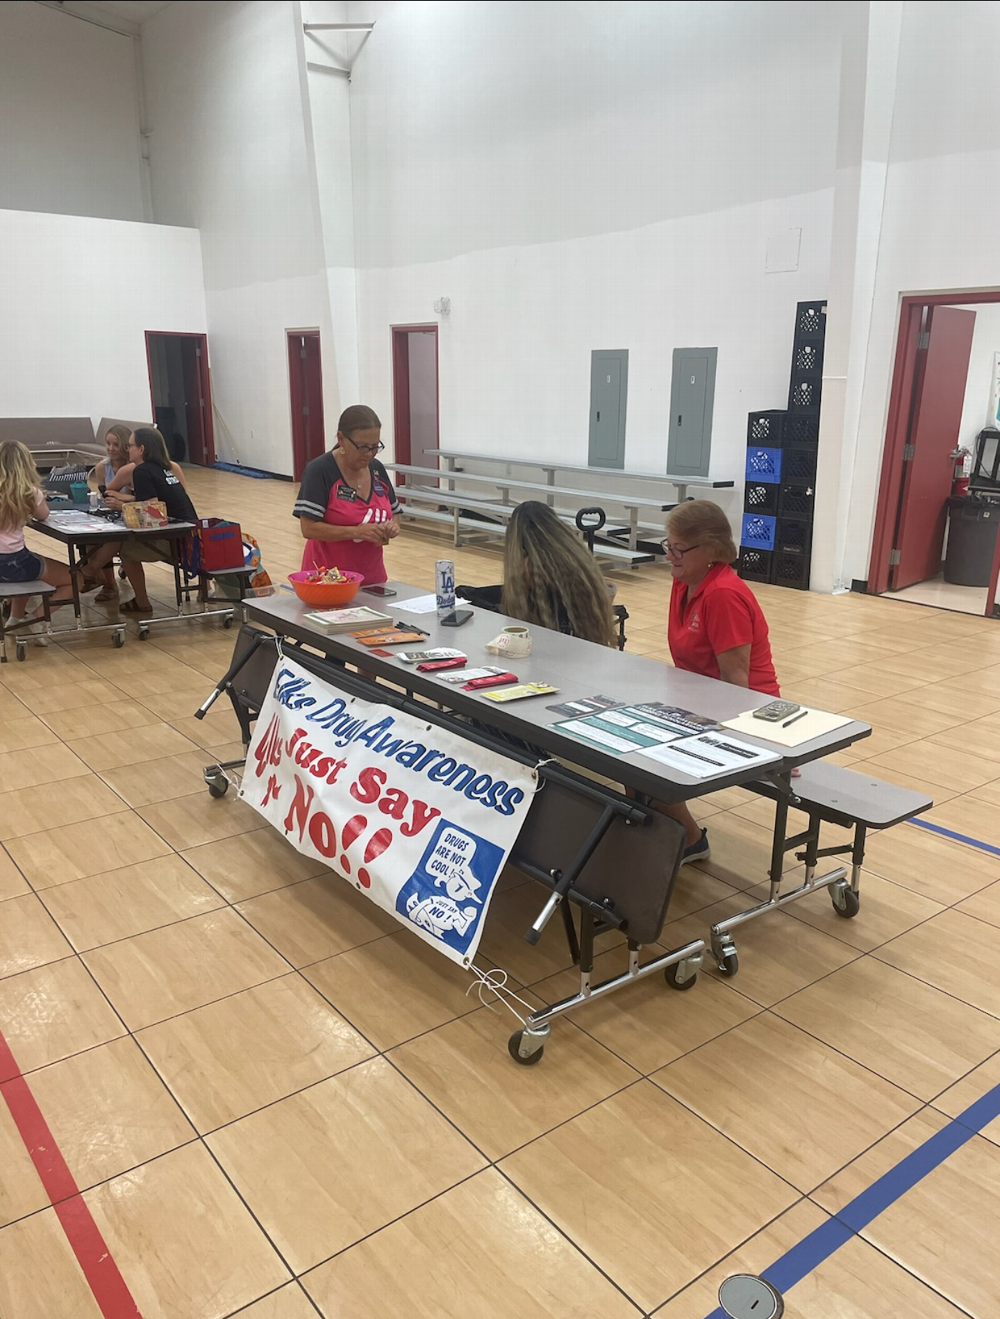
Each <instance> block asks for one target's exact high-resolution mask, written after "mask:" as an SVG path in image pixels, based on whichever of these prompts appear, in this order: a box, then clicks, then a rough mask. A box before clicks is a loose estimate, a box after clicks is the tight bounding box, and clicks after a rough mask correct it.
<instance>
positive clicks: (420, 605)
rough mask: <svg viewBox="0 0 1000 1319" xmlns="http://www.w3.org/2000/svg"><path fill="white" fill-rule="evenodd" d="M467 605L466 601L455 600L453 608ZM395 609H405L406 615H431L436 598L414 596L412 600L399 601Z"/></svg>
mask: <svg viewBox="0 0 1000 1319" xmlns="http://www.w3.org/2000/svg"><path fill="white" fill-rule="evenodd" d="M468 603H469V602H468V600H456V601H455V607H456V609H457V608H458V607H459V606H460V605H467V604H468ZM396 608H397V609H405V610H406V612H407V613H408V614H433V613H434V611H435V609H437V596H436V595H415V596H414V597H413V599H412V600H401V601H400V602H399V604H398V605H396Z"/></svg>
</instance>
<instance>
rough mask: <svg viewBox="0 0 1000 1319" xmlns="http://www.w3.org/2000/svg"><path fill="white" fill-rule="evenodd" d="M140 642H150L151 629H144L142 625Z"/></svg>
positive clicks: (140, 627)
mask: <svg viewBox="0 0 1000 1319" xmlns="http://www.w3.org/2000/svg"><path fill="white" fill-rule="evenodd" d="M139 640H140V641H148V640H149V628H148V627H143V626H142V625H141V624H140V626H139Z"/></svg>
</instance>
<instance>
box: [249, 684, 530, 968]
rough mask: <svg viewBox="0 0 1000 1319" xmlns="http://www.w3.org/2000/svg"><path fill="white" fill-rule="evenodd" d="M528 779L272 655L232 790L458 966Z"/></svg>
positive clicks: (474, 943)
mask: <svg viewBox="0 0 1000 1319" xmlns="http://www.w3.org/2000/svg"><path fill="white" fill-rule="evenodd" d="M536 782H537V775H536V774H535V772H534V771H533V770H531V769H528V768H526V767H525V766H524V765H520V764H518V763H517V762H516V761H513V760H508V759H507V757H506V756H498V755H496V754H495V753H494V752H492V751H487V750H485V749H484V748H482V747H479V746H477V745H476V744H475V743H474V742H467V741H465V739H464V738H460V737H456V736H455V735H454V734H452V733H450V732H448V731H447V730H445V729H442V728H438V727H435V726H434V725H431V724H426V723H423V722H421V721H419V720H417V719H414V718H412V717H411V716H409V715H406V714H402V713H400V712H399V711H396V710H390V709H389V708H388V707H386V706H384V705H372V704H370V703H369V702H368V701H362V700H359V699H357V698H355V697H350V696H347V695H345V694H343V693H341V692H338V691H337V689H336V688H335V687H332V686H331V685H330V684H329V683H326V682H324V681H323V680H322V679H320V678H316V677H314V676H313V675H312V674H311V673H309V672H308V670H306V669H303V668H302V667H301V666H300V665H298V664H296V663H295V662H294V661H293V660H290V659H287V658H279V660H278V663H277V664H276V666H275V670H274V677H273V679H272V684H271V690H270V693H269V694H268V697H267V700H266V701H265V702H264V706H263V708H262V710H261V712H260V715H259V717H258V719H257V727H256V730H255V732H254V738H253V742H252V743H251V746H250V753H249V755H248V757H247V765H246V771H245V773H244V775H243V786H242V787H241V789H240V796H241V797H242V798H243V800H244V801H246V802H248V803H249V804H250V805H251V806H252V807H253V808H254V810H256V811H259V812H260V814H261V815H263V817H264V818H265V819H266V820H268V821H269V822H270V823H271V824H273V825H274V827H275V828H276V829H278V830H280V831H281V832H282V833H283V834H285V836H286V837H287V838H288V839H289V841H290V842H291V843H292V844H293V845H294V846H295V847H296V848H297V849H298V850H299V851H300V852H304V853H305V854H306V855H307V856H312V857H316V858H318V859H319V860H321V861H326V862H328V863H329V864H330V866H332V867H333V869H335V870H336V871H338V872H339V873H340V874H341V875H343V876H344V877H345V878H347V879H349V880H350V882H351V883H352V884H354V885H355V886H356V887H357V888H358V889H359V890H360V891H361V892H362V893H365V894H366V895H367V896H368V897H369V898H371V900H372V901H373V902H375V903H377V904H378V906H380V907H382V908H384V909H385V910H386V911H388V912H391V913H392V914H393V915H394V916H395V917H396V918H397V920H399V921H401V922H402V923H403V924H404V925H406V926H408V927H409V928H411V929H412V930H415V931H416V933H417V934H419V935H420V937H421V938H422V939H425V940H426V941H427V943H430V944H433V945H434V947H436V948H438V949H440V951H441V952H442V953H444V955H445V956H446V957H450V958H451V959H452V961H455V962H459V963H460V964H461V965H463V966H468V965H469V964H470V963H471V961H472V959H473V958H474V957H475V955H476V950H477V949H478V947H479V940H480V937H481V935H482V929H483V924H484V922H485V919H486V913H487V911H488V910H489V905H490V898H491V897H492V895H493V889H494V887H495V885H496V882H497V879H498V878H499V876H500V872H501V871H502V870H503V867H504V864H505V862H506V860H507V856H508V853H509V852H510V849H511V847H512V846H513V845H514V842H515V840H516V838H517V835H518V833H519V832H520V828H521V825H522V823H523V821H524V817H525V815H526V814H527V812H528V807H529V806H530V804H531V797H532V794H533V792H534V790H535V785H536Z"/></svg>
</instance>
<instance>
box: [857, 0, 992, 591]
mask: <svg viewBox="0 0 1000 1319" xmlns="http://www.w3.org/2000/svg"><path fill="white" fill-rule="evenodd" d="M998 46H1000V5H996V4H989V3H973V2H971V0H956V3H952V4H949V5H936V4H924V3H914V2H913V0H908V3H906V4H905V5H904V8H903V26H902V34H901V41H900V52H899V69H898V78H897V93H896V99H895V106H894V113H893V131H892V139H891V148H890V153H889V167H888V173H887V179H886V191H885V206H884V213H883V217H882V226H881V238H880V242H879V252H878V273H877V277H876V281H875V296H874V302H873V307H872V317H871V329H870V338H869V342H868V348H867V356H866V360H865V365H864V384H863V391H862V400H861V409H860V417H859V420H858V428H857V435H856V439H857V456H856V461H855V464H854V474H853V480H852V482H851V499H850V508H849V513H848V515H847V516H846V517H845V519H844V521H843V542H842V543H843V547H844V564H845V576H846V577H847V579H848V580H850V579H851V578H859V579H866V578H867V577H868V566H869V558H870V552H871V539H872V527H873V522H874V513H875V501H876V496H877V492H878V485H879V475H880V468H881V460H882V450H883V446H884V440H885V425H886V417H887V412H888V402H889V389H890V384H891V376H892V368H893V361H894V356H895V349H896V335H897V332H898V326H899V300H900V297H901V296H902V295H904V294H912V293H924V292H935V293H937V292H955V293H956V294H958V295H959V296H958V297H956V302H961V300H962V299H961V296H960V295H961V293H962V292H963V291H967V290H978V289H994V288H997V287H1000V268H998V265H997V237H996V235H997V227H996V215H997V213H998V208H1000V118H998V116H997V114H996V107H995V104H993V99H994V98H993V95H992V92H993V88H992V82H991V79H990V78H989V77H986V76H983V69H984V62H983V61H984V52H985V51H990V50H995V49H997V48H998ZM997 346H998V347H1000V344H998V345H997Z"/></svg>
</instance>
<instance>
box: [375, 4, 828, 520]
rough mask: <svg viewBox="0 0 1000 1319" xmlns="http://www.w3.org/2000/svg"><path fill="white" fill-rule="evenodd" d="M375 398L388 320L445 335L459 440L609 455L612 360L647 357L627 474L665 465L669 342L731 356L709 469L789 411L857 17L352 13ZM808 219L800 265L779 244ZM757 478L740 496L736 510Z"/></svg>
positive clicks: (632, 386)
mask: <svg viewBox="0 0 1000 1319" xmlns="http://www.w3.org/2000/svg"><path fill="white" fill-rule="evenodd" d="M350 12H351V15H352V17H354V18H357V19H361V20H364V19H371V18H374V19H375V22H376V27H375V30H374V32H373V33H372V35H371V36H370V37H369V38H368V40H367V41H366V42H365V44H364V46H363V48H362V49H361V50H360V53H359V54H358V56H357V59H356V62H355V65H354V71H353V77H352V84H351V127H352V134H353V143H354V162H355V175H354V189H355V231H356V240H355V241H356V249H357V261H358V303H359V325H360V334H359V353H360V385H361V395H362V397H363V398H364V400H365V401H367V402H370V403H372V405H373V406H375V407H376V408H380V409H381V410H382V412H383V413H384V414H388V413H389V411H390V409H389V407H388V402H389V399H390V398H391V373H390V352H389V335H388V327H389V326H390V324H393V323H396V324H400V323H412V322H414V321H425V320H429V319H431V318H432V316H433V312H432V303H433V300H434V298H436V297H440V296H442V295H446V296H449V297H450V298H451V303H452V312H451V315H450V316H448V317H446V318H442V320H441V331H440V380H441V439H442V444H444V445H445V446H449V445H450V446H452V447H454V448H459V449H463V450H471V451H474V452H476V451H478V452H482V453H504V454H509V455H510V456H511V457H518V456H522V457H524V456H529V455H535V456H537V455H538V454H539V453H543V452H544V453H545V454H546V456H550V457H551V456H553V455H554V454H559V455H561V456H562V457H563V458H564V460H565V461H567V462H571V463H585V462H586V460H587V436H588V407H589V390H590V354H591V350H592V349H595V348H628V349H629V398H628V423H627V437H626V459H625V461H626V466H627V467H628V468H630V469H633V470H635V469H648V470H650V471H654V472H655V471H660V472H663V471H665V469H666V441H667V423H668V415H669V403H670V400H669V383H670V362H671V353H672V350H673V348H675V347H684V346H692V345H715V346H717V347H718V349H719V358H718V376H717V384H716V403H715V422H714V435H713V452H712V475H713V476H714V477H716V478H719V479H724V478H735V479H736V480H737V481H741V480H742V469H743V463H744V458H743V450H744V448H745V436H746V414H747V412H748V411H749V410H751V409H757V408H769V407H783V406H784V404H785V402H786V398H787V388H788V371H789V362H790V357H791V339H792V330H793V321H794V309H795V303H796V301H798V300H803V299H813V298H817V297H823V296H825V294H826V284H827V278H828V270H829V260H830V221H831V213H832V199H833V181H834V169H835V149H836V137H837V100H838V87H839V59H840V28H839V23H840V17H839V14H840V9H839V7H838V6H837V5H827V4H815V5H809V6H807V7H803V8H802V9H798V8H796V7H795V6H789V5H780V6H775V5H767V4H756V3H751V4H730V3H720V4H712V5H702V4H688V3H678V4H670V5H652V4H635V3H622V4H615V5H594V4H579V3H534V4H523V3H509V4H504V5H484V4H470V3H459V2H458V0H447V3H421V4H398V5H392V4H390V5H379V4H376V5H371V4H353V5H351V7H350ZM792 228H801V230H802V244H801V255H800V259H799V264H798V269H797V270H792V271H784V272H780V273H774V274H768V273H766V269H765V261H766V250H767V245H768V240H769V239H770V238H772V237H777V236H779V235H782V234H784V233H785V232H786V231H787V230H788V229H792ZM740 498H741V495H740V491H739V490H737V491H736V492H734V493H733V495H732V496H731V497H730V498H728V499H727V501H726V502H727V503H728V504H729V505H730V508H731V510H732V511H734V512H735V511H736V508H737V506H738V504H739V503H740Z"/></svg>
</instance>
